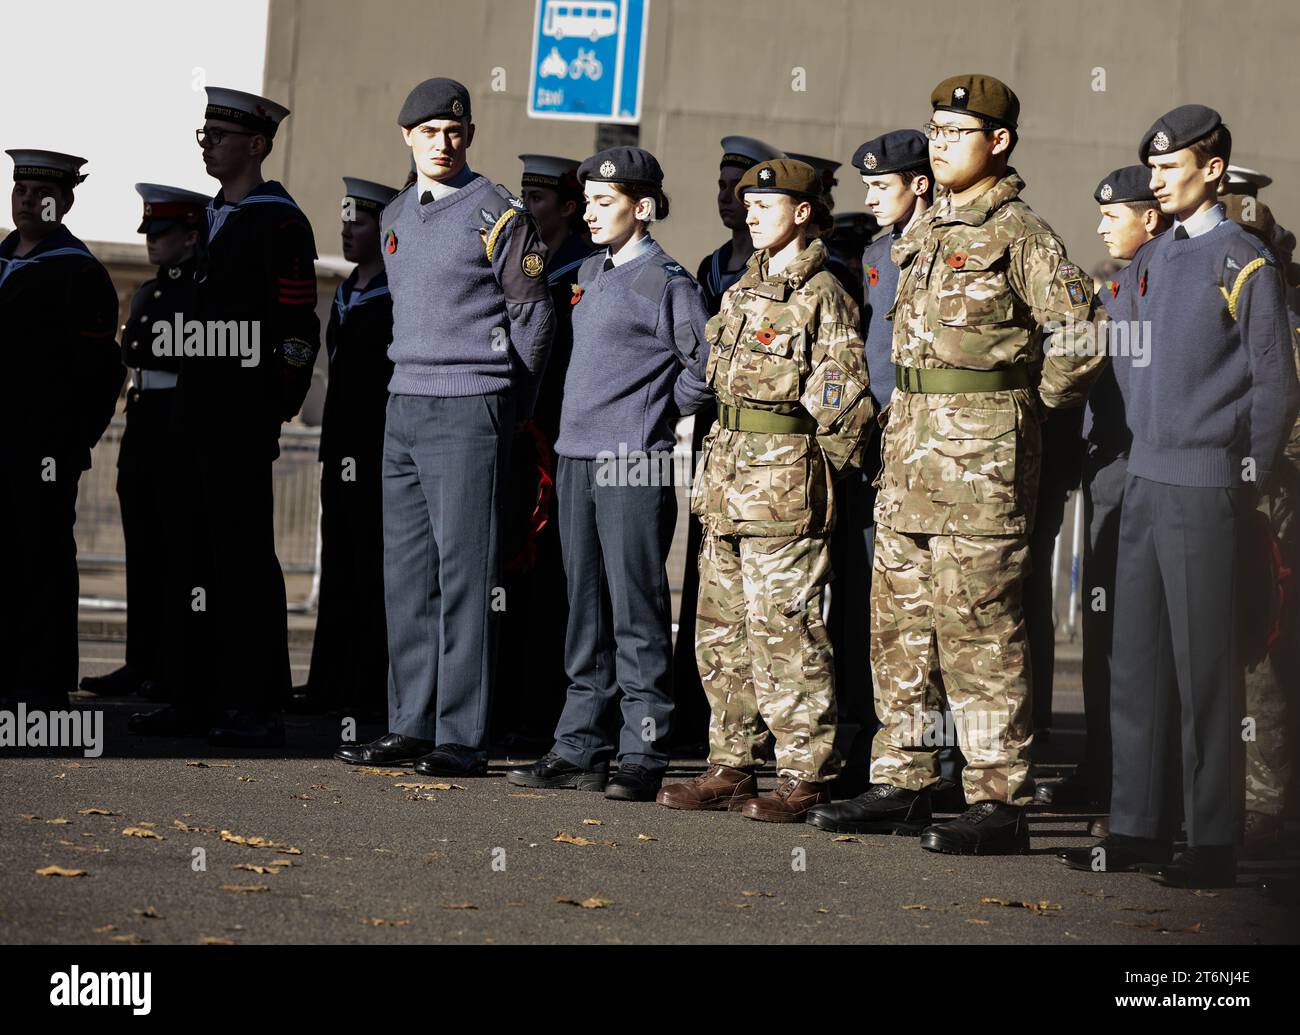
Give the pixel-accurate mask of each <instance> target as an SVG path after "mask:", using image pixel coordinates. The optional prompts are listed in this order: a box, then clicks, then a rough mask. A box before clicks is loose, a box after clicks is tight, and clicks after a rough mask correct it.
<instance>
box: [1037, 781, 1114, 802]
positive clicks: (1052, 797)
mask: <svg viewBox="0 0 1300 1035" xmlns="http://www.w3.org/2000/svg"><path fill="white" fill-rule="evenodd" d="M1034 804H1035V805H1051V806H1053V807H1054V808H1058V809H1095V808H1104V807H1105V803H1104V802H1103V801H1102V800H1101V795H1100V794H1097V793H1096V792H1095V791H1094V790H1093V789H1092V784H1091V783H1090V782H1089V781H1088V778H1087V777H1086V776H1082V775H1080V774H1079V773H1073V774H1071V775H1070V776H1067V777H1066V778H1065V779H1064V780H1057V781H1056V782H1055V783H1040V784H1039V785H1038V786H1037V787H1035V788H1034Z"/></svg>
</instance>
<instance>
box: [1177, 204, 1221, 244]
mask: <svg viewBox="0 0 1300 1035" xmlns="http://www.w3.org/2000/svg"><path fill="white" fill-rule="evenodd" d="M1227 218H1228V216H1227V213H1226V212H1224V210H1223V206H1222V205H1220V204H1217V203H1216V204H1214V205H1211V206H1210V207H1209V208H1207V209H1206V210H1205V211H1204V212H1198V213H1196V215H1194V216H1192V218H1191V219H1189V220H1188V221H1187V222H1186V223H1182V222H1179V221H1178V220H1177V219H1175V220H1174V225H1173V228H1172V229H1173V232H1174V233H1177V232H1178V228H1179V227H1180V226H1181V227H1182V228H1183V229H1184V230H1186V231H1187V236H1188V237H1200V236H1201V234H1208V233H1209V232H1210V231H1211V230H1213V229H1214V228H1215V227H1216V226H1218V225H1219V224H1220V223H1222V222H1223V221H1224V220H1225V219H1227Z"/></svg>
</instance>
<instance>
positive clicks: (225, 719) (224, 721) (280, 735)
mask: <svg viewBox="0 0 1300 1035" xmlns="http://www.w3.org/2000/svg"><path fill="white" fill-rule="evenodd" d="M208 743H209V744H211V745H212V746H213V747H245V748H278V747H284V720H283V719H282V718H281V716H280V713H279V712H262V711H232V712H227V713H226V714H225V715H224V716H222V717H221V718H220V719H219V720H218V721H217V722H215V723H214V724H213V725H212V727H211V728H210V729H209V730H208Z"/></svg>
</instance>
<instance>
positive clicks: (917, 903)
mask: <svg viewBox="0 0 1300 1035" xmlns="http://www.w3.org/2000/svg"><path fill="white" fill-rule="evenodd" d="M903 908H904V909H929V908H930V907H929V906H927V905H923V904H921V903H920V902H914V903H912V904H911V905H908V906H904V907H903Z"/></svg>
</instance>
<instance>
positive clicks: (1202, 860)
mask: <svg viewBox="0 0 1300 1035" xmlns="http://www.w3.org/2000/svg"><path fill="white" fill-rule="evenodd" d="M1146 872H1148V873H1149V874H1151V879H1152V880H1154V881H1155V882H1156V883H1157V884H1164V885H1165V886H1166V887H1170V888H1232V887H1236V884H1237V859H1236V852H1235V851H1234V849H1233V846H1232V845H1200V846H1199V847H1195V848H1190V847H1189V848H1188V849H1187V850H1186V851H1184V852H1179V853H1178V854H1177V855H1176V856H1174V858H1173V861H1171V862H1168V863H1164V864H1162V865H1160V866H1149V867H1147V868H1146Z"/></svg>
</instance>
